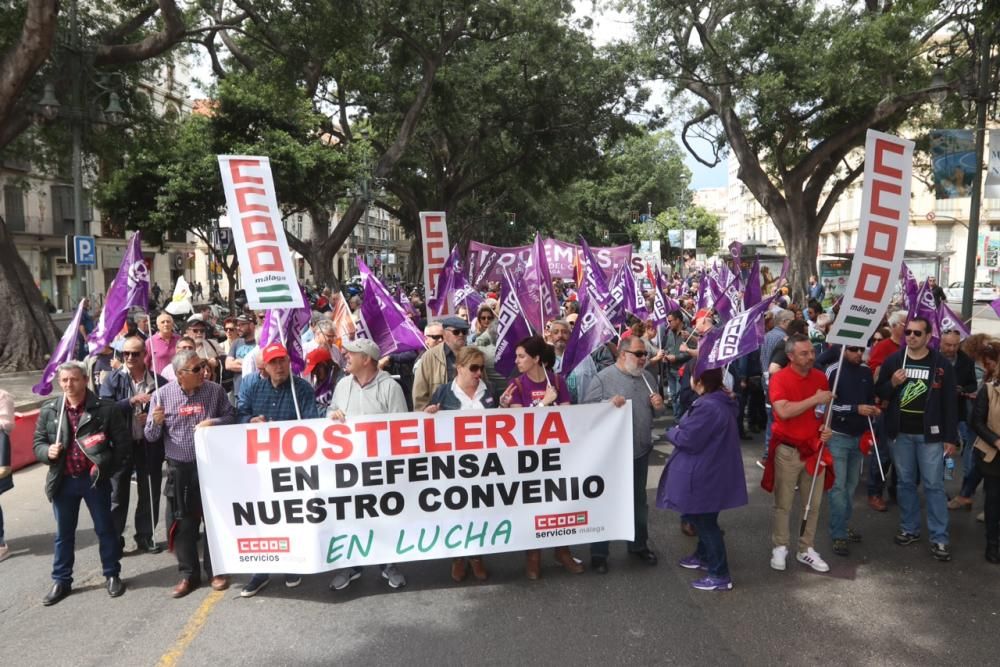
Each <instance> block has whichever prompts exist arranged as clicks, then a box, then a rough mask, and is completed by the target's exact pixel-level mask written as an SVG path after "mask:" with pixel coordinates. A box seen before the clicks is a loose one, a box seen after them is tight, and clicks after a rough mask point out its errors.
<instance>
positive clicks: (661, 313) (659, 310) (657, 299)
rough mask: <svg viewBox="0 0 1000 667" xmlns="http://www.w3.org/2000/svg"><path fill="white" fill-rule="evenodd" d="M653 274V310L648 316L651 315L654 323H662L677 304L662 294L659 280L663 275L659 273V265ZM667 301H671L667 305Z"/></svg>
mask: <svg viewBox="0 0 1000 667" xmlns="http://www.w3.org/2000/svg"><path fill="white" fill-rule="evenodd" d="M653 276H654V279H653V312H652V313H650V317H652V319H653V322H655V323H656V324H663V323H664V322H666V321H667V315H669V314H670V313H671V312H673V311H674V310H676V308H677V306H676V305H675V304H676V303H677V302H676V301H673V299H671V298H670V297H668V296H666V295H664V294H663V290H662V289H661V288H660V281H661V280H662V279H663V276H661V275H660V267H656V270H655V271H654V273H653ZM668 301H670V302H672V303H671V304H670V305H668ZM671 306H673V307H671Z"/></svg>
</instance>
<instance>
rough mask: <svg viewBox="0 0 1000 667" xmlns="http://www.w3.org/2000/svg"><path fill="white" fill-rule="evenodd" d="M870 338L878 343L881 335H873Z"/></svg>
mask: <svg viewBox="0 0 1000 667" xmlns="http://www.w3.org/2000/svg"><path fill="white" fill-rule="evenodd" d="M872 340H873V341H875V342H876V343H878V342H879V341H881V340H883V338H882V337H881V336H875V337H874V338H872Z"/></svg>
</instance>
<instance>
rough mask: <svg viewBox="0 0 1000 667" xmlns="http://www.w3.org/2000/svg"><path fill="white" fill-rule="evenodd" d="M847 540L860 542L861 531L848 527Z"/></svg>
mask: <svg viewBox="0 0 1000 667" xmlns="http://www.w3.org/2000/svg"><path fill="white" fill-rule="evenodd" d="M847 540H848V541H849V542H854V543H855V544H859V543H860V542H861V533H857V532H855V531H854V529H853V528H848V529H847Z"/></svg>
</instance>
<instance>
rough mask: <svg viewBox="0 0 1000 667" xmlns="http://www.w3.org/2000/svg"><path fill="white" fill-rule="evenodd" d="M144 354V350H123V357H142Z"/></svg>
mask: <svg viewBox="0 0 1000 667" xmlns="http://www.w3.org/2000/svg"><path fill="white" fill-rule="evenodd" d="M142 355H143V353H142V352H131V351H129V350H125V351H124V352H122V356H123V357H141V356H142Z"/></svg>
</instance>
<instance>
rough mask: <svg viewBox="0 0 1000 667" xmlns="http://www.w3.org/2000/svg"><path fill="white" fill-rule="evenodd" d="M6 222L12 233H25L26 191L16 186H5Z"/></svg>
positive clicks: (4, 217)
mask: <svg viewBox="0 0 1000 667" xmlns="http://www.w3.org/2000/svg"><path fill="white" fill-rule="evenodd" d="M3 206H4V216H3V219H4V222H6V223H7V229H9V230H10V231H12V232H23V231H24V191H23V190H22V189H21V188H19V187H17V186H14V185H5V186H3Z"/></svg>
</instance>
